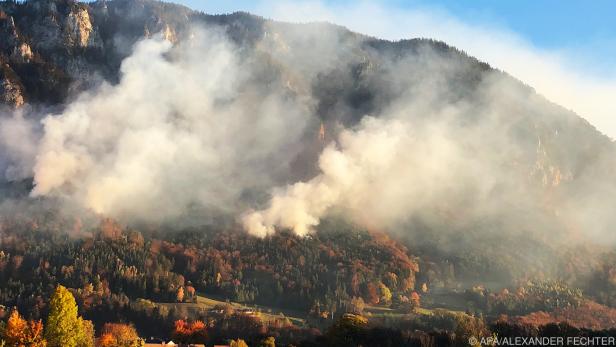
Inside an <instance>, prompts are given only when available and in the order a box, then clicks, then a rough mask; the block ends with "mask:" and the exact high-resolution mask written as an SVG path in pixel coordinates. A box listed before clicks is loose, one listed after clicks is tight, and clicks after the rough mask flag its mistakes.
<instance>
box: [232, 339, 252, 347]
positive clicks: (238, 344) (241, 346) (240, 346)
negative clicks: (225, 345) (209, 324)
mask: <svg viewBox="0 0 616 347" xmlns="http://www.w3.org/2000/svg"><path fill="white" fill-rule="evenodd" d="M229 347H248V344H247V343H246V341H244V340H242V339H237V340H231V343H229Z"/></svg>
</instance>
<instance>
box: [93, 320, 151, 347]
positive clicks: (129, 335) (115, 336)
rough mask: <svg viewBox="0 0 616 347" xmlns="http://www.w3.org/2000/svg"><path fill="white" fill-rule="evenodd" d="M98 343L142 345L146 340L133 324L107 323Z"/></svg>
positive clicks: (104, 345)
mask: <svg viewBox="0 0 616 347" xmlns="http://www.w3.org/2000/svg"><path fill="white" fill-rule="evenodd" d="M98 344H99V346H101V347H140V346H143V344H144V341H143V340H142V339H141V338H139V334H137V330H135V328H134V327H133V326H132V325H128V324H120V323H105V325H104V326H103V330H102V334H101V337H100V338H99V339H98Z"/></svg>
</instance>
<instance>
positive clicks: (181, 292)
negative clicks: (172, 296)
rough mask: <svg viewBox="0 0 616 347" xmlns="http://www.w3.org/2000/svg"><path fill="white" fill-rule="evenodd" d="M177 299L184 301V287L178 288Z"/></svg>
mask: <svg viewBox="0 0 616 347" xmlns="http://www.w3.org/2000/svg"><path fill="white" fill-rule="evenodd" d="M176 299H177V300H178V302H182V301H184V287H180V288H178V291H177V294H176Z"/></svg>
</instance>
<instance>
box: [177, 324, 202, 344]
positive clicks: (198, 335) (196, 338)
mask: <svg viewBox="0 0 616 347" xmlns="http://www.w3.org/2000/svg"><path fill="white" fill-rule="evenodd" d="M206 337H207V335H206V327H205V323H203V322H202V321H200V320H197V321H194V322H193V323H188V322H186V321H184V320H182V319H180V320H177V321H175V329H174V330H173V338H174V341H175V340H177V342H182V343H195V342H204V340H205V339H206Z"/></svg>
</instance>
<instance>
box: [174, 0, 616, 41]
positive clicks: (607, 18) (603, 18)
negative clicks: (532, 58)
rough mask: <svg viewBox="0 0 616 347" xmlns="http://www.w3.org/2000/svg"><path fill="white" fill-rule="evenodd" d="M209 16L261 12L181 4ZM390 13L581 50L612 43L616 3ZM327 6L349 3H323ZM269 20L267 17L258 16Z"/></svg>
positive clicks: (471, 5) (489, 3) (459, 6)
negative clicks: (430, 14)
mask: <svg viewBox="0 0 616 347" xmlns="http://www.w3.org/2000/svg"><path fill="white" fill-rule="evenodd" d="M178 2H180V3H182V4H185V5H187V6H189V7H191V8H194V9H199V10H202V11H204V12H207V13H227V12H233V11H238V10H244V11H249V12H262V11H261V9H260V8H259V7H260V6H259V1H255V0H236V1H230V0H181V1H178ZM375 2H378V3H380V4H382V5H384V6H389V7H392V8H413V7H433V8H440V9H443V10H445V11H448V12H450V13H451V14H453V15H455V16H456V17H458V18H460V19H461V20H464V21H469V22H477V21H481V22H493V23H498V24H499V25H501V26H504V27H508V28H510V29H511V30H513V31H515V32H517V33H519V34H520V35H522V36H523V37H525V38H527V39H528V40H529V41H531V42H533V43H534V44H536V45H538V46H545V47H550V48H552V47H561V46H584V45H586V44H588V42H589V41H591V42H596V41H610V40H616V24H615V23H616V20H615V17H614V14H615V13H616V1H612V0H592V1H582V0H510V1H504V0H501V1H499V0H457V1H456V0H437V1H425V0H424V1H421V0H411V1H409V0H406V1H402V0H389V1H375ZM323 3H326V4H330V5H339V4H352V3H353V2H351V1H340V0H338V1H334V0H332V1H323ZM260 14H263V15H268V14H267V13H260Z"/></svg>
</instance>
